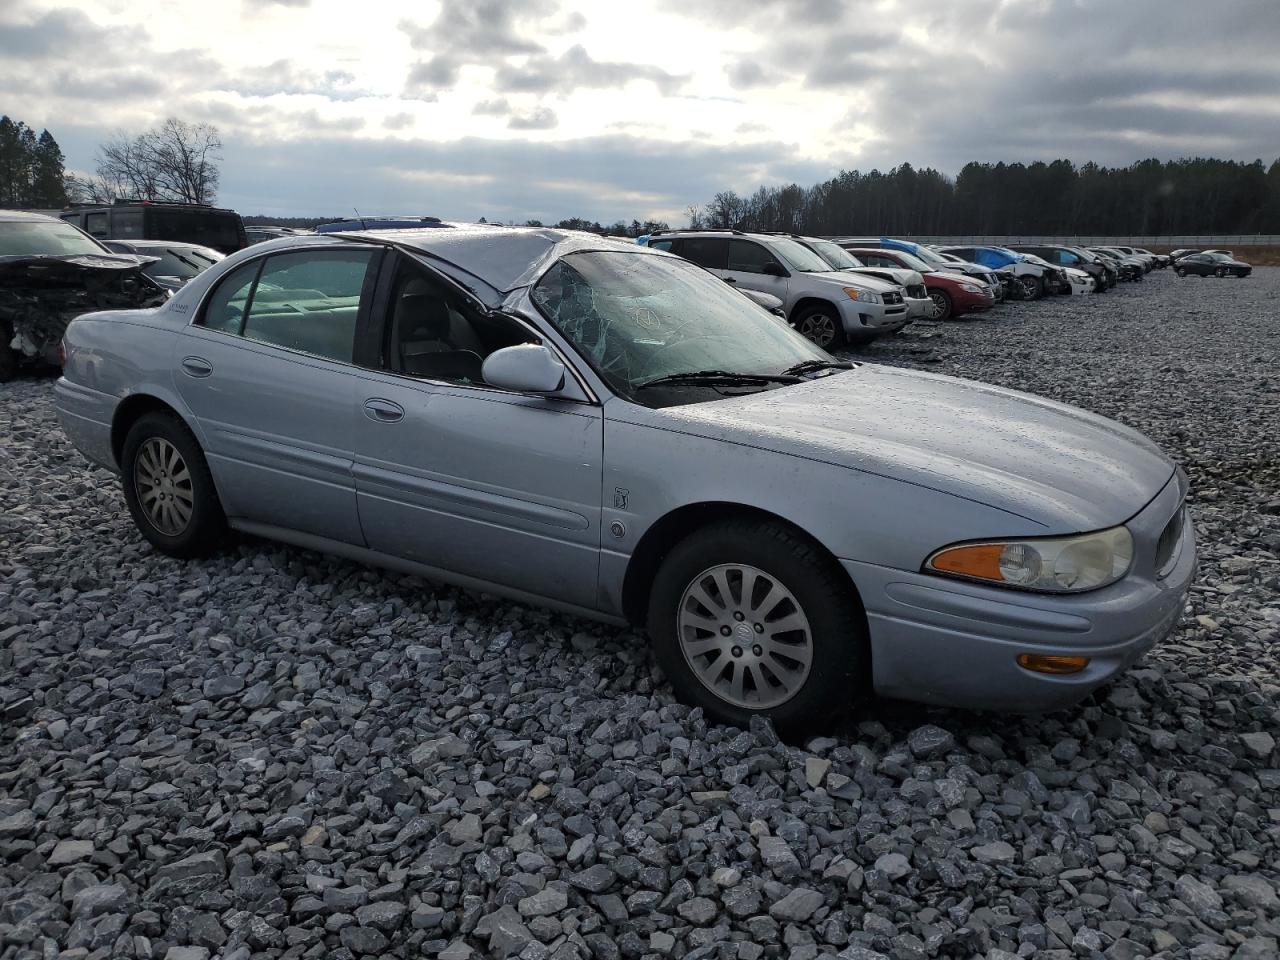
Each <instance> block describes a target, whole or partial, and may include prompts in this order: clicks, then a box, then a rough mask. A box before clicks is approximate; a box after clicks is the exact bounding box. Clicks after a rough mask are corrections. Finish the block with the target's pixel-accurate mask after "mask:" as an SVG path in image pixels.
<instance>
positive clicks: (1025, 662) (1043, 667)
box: [1018, 653, 1089, 675]
mask: <svg viewBox="0 0 1280 960" xmlns="http://www.w3.org/2000/svg"><path fill="white" fill-rule="evenodd" d="M1088 665H1089V658H1088V657H1063V656H1056V655H1053V654H1047V653H1020V654H1018V666H1020V667H1022V669H1024V670H1031V671H1034V672H1035V673H1053V674H1059V675H1061V674H1066V673H1079V672H1080V671H1081V670H1083V669H1084V668H1085V667H1087V666H1088Z"/></svg>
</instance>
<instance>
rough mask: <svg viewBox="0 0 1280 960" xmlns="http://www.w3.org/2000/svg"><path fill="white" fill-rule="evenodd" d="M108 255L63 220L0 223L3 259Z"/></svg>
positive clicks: (95, 243) (94, 242)
mask: <svg viewBox="0 0 1280 960" xmlns="http://www.w3.org/2000/svg"><path fill="white" fill-rule="evenodd" d="M106 252H107V251H106V250H104V249H103V248H102V247H101V246H99V245H98V243H97V241H95V240H94V239H92V238H91V237H88V236H86V235H85V234H83V233H81V232H80V231H79V230H77V229H76V228H75V227H73V226H71V224H69V223H63V222H62V221H60V220H59V221H56V222H55V221H44V220H8V221H0V257H74V256H79V255H81V254H102V253H106Z"/></svg>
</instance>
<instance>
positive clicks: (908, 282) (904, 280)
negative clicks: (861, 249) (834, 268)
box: [845, 267, 924, 287]
mask: <svg viewBox="0 0 1280 960" xmlns="http://www.w3.org/2000/svg"><path fill="white" fill-rule="evenodd" d="M845 273H858V274H862V275H863V276H867V277H880V278H881V279H883V278H885V277H889V278H890V282H892V283H894V284H896V285H897V286H900V287H912V286H918V285H919V284H922V283H924V277H922V276H920V274H919V273H918V272H917V271H915V270H908V269H906V268H905V267H850V268H849V269H848V270H846V271H845Z"/></svg>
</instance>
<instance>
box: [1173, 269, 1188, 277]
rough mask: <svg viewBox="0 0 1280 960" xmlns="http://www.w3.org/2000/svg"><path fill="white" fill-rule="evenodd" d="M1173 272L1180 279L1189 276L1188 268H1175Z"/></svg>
mask: <svg viewBox="0 0 1280 960" xmlns="http://www.w3.org/2000/svg"><path fill="white" fill-rule="evenodd" d="M1173 272H1174V273H1175V274H1177V275H1178V276H1179V277H1186V275H1187V268H1186V267H1174V268H1173Z"/></svg>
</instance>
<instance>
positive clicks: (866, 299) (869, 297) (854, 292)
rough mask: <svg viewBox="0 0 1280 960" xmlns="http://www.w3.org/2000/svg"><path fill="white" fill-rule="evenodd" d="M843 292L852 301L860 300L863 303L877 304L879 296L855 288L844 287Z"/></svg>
mask: <svg viewBox="0 0 1280 960" xmlns="http://www.w3.org/2000/svg"><path fill="white" fill-rule="evenodd" d="M844 292H845V293H847V294H848V295H849V296H851V297H852V298H853V299H854V300H860V301H862V302H863V303H879V302H880V294H878V293H872V292H871V291H870V290H859V289H858V288H857V287H845V288H844Z"/></svg>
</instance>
